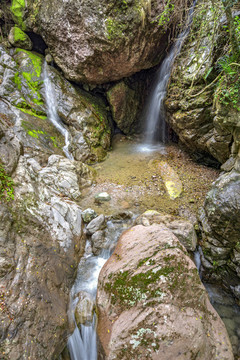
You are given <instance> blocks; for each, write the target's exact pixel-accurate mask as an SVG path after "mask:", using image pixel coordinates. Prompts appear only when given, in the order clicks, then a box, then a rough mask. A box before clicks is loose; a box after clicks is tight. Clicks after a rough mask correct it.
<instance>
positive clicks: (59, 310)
mask: <svg viewBox="0 0 240 360" xmlns="http://www.w3.org/2000/svg"><path fill="white" fill-rule="evenodd" d="M51 168H52V169H53V172H55V171H56V169H57V172H55V176H51V171H50V169H51ZM54 169H55V170H54ZM75 171H76V170H75V168H74V165H73V162H71V161H70V160H68V159H65V158H63V157H52V158H50V159H49V163H48V165H47V166H45V167H42V166H41V165H40V163H38V162H37V161H36V159H34V158H30V157H29V156H26V155H25V156H20V158H19V162H18V165H17V168H16V170H15V175H14V182H15V199H14V201H13V202H12V203H11V204H10V205H4V204H1V206H0V273H1V302H3V303H4V304H6V311H5V312H1V314H0V323H1V329H2V332H3V334H2V335H3V336H2V339H1V351H2V352H4V353H5V357H6V358H9V359H18V358H19V354H25V355H26V357H32V358H33V359H50V358H51V359H52V358H55V357H56V356H57V355H58V354H59V353H60V352H61V350H62V349H63V348H64V346H65V345H66V343H65V335H66V334H67V333H68V330H69V323H68V316H67V304H68V302H69V295H70V294H69V292H70V289H71V287H72V285H73V281H74V279H75V276H76V271H77V267H78V263H79V260H80V257H81V256H82V255H83V253H84V249H85V237H84V236H83V232H82V221H81V209H80V207H79V206H78V205H77V203H76V202H75V200H74V197H75V195H76V194H80V191H79V188H77V184H78V183H77V174H76V173H75ZM54 178H55V179H54ZM70 179H71V181H70ZM69 181H70V182H71V184H70V185H71V186H73V192H72V190H71V186H70V187H69V184H68V182H69ZM58 182H59V184H60V187H61V189H60V188H58ZM19 324H21V325H19ZM10 332H11V333H13V334H14V337H9V336H8V334H9V333H10ZM36 338H37V339H38V341H36ZM48 344H51V345H50V346H49V345H48ZM25 355H24V356H25ZM20 356H21V355H20Z"/></svg>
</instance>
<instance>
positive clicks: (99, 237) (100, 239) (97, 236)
mask: <svg viewBox="0 0 240 360" xmlns="http://www.w3.org/2000/svg"><path fill="white" fill-rule="evenodd" d="M91 241H92V251H93V254H94V255H99V254H100V252H101V250H102V249H103V248H104V244H105V242H106V238H105V232H104V231H102V230H98V231H96V232H95V233H94V234H93V235H92V238H91Z"/></svg>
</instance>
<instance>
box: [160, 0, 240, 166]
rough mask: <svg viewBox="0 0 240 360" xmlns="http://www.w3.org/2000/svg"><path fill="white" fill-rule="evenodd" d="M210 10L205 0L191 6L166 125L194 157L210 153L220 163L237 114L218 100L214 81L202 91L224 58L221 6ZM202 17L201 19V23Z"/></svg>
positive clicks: (224, 158)
mask: <svg viewBox="0 0 240 360" xmlns="http://www.w3.org/2000/svg"><path fill="white" fill-rule="evenodd" d="M210 8H211V2H210V1H208V2H206V1H199V2H198V3H197V5H196V8H195V13H194V18H193V24H192V27H191V30H190V33H189V35H188V38H187V41H186V42H185V44H184V46H183V48H182V51H181V53H180V55H179V56H178V58H177V59H176V61H175V65H174V69H173V71H172V76H171V80H170V85H169V89H168V94H167V99H166V107H167V111H168V122H169V124H170V126H171V127H172V128H173V130H174V131H175V132H176V133H177V135H178V136H179V139H180V141H181V142H182V143H183V144H184V145H185V146H186V147H187V148H188V149H189V151H190V152H192V153H193V154H195V156H196V158H198V159H201V158H202V159H203V158H204V159H205V161H208V160H207V154H210V155H211V156H212V157H213V158H215V159H217V160H218V161H219V162H220V163H224V162H225V161H227V160H228V158H229V156H230V153H231V149H230V147H231V144H232V140H233V137H234V132H235V125H236V119H237V118H238V115H237V112H236V111H234V109H233V107H232V106H229V107H228V108H225V105H224V104H223V103H221V102H220V101H219V92H220V87H218V85H216V84H218V83H217V82H216V81H215V83H216V84H215V86H209V87H208V85H209V84H210V83H211V82H212V81H213V80H214V79H216V78H217V76H218V74H219V72H218V68H219V66H220V65H219V64H218V60H219V61H220V60H221V57H222V56H224V54H223V53H222V51H223V48H224V46H223V44H225V43H226V41H227V36H226V34H225V33H224V31H223V28H222V25H223V24H222V22H221V20H220V19H221V18H222V15H223V13H222V11H221V10H220V9H221V4H220V3H219V5H216V8H215V12H211V10H210ZM217 9H219V11H218V10H217ZM202 13H204V14H205V15H204V16H205V17H206V18H207V19H208V20H207V21H202V17H201V16H202V15H201V14H202ZM210 33H211V34H212V36H208V34H210ZM218 56H219V59H218V58H217V57H218ZM213 85H214V83H213ZM209 162H212V159H211V157H210V158H209ZM212 163H213V162H212Z"/></svg>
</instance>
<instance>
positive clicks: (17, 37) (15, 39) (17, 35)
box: [8, 26, 33, 50]
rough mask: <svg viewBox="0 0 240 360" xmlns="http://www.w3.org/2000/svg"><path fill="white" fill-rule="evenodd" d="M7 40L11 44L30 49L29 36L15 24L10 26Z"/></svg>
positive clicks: (31, 45)
mask: <svg viewBox="0 0 240 360" xmlns="http://www.w3.org/2000/svg"><path fill="white" fill-rule="evenodd" d="M8 41H9V42H10V44H11V45H12V46H14V47H17V48H21V49H25V50H32V47H33V44H32V41H31V39H30V37H29V36H28V35H27V34H25V33H24V32H23V31H22V30H21V29H19V27H17V26H14V27H12V28H11V30H10V33H9V35H8Z"/></svg>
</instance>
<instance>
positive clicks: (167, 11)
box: [158, 0, 174, 26]
mask: <svg viewBox="0 0 240 360" xmlns="http://www.w3.org/2000/svg"><path fill="white" fill-rule="evenodd" d="M173 11H174V4H173V3H172V1H171V0H168V1H167V4H166V5H165V8H164V11H163V12H162V14H161V15H160V17H159V20H158V24H159V26H165V25H167V24H168V23H169V21H170V16H171V15H172V13H173Z"/></svg>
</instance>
